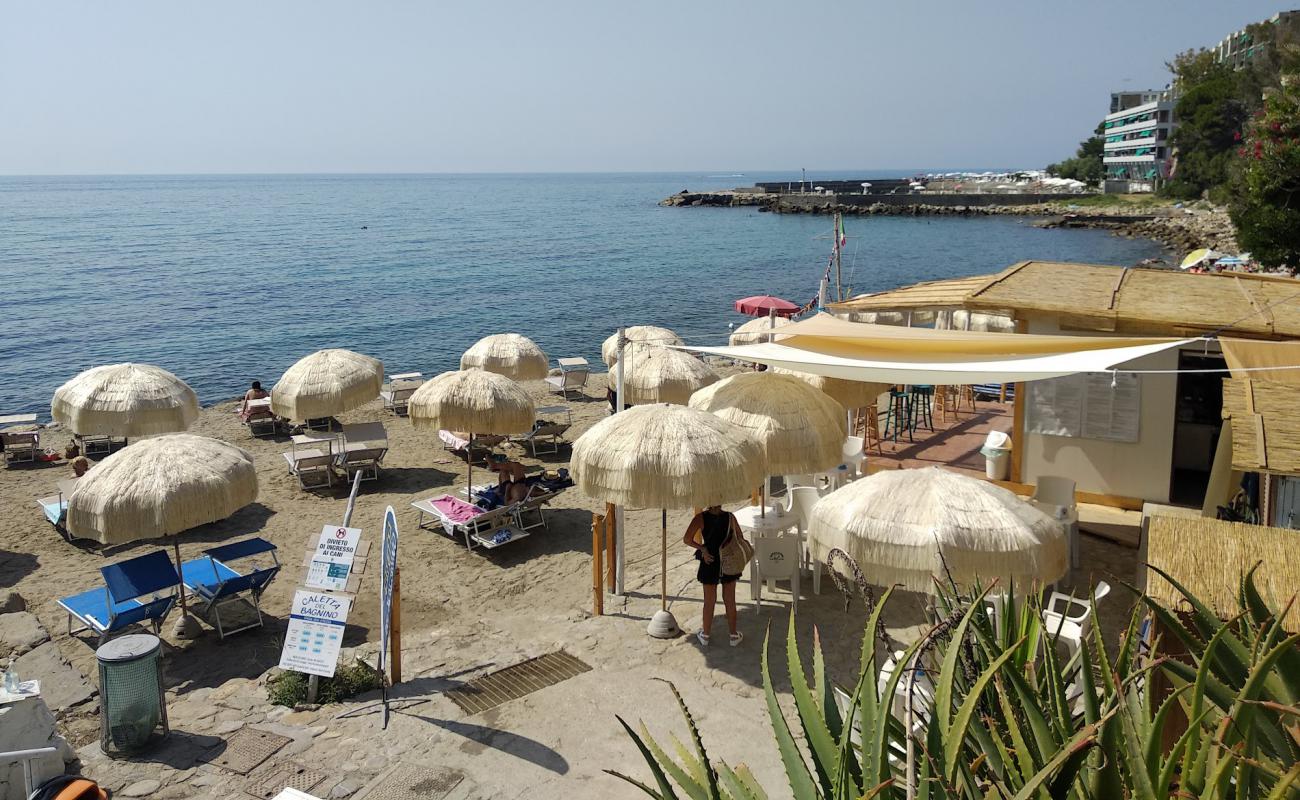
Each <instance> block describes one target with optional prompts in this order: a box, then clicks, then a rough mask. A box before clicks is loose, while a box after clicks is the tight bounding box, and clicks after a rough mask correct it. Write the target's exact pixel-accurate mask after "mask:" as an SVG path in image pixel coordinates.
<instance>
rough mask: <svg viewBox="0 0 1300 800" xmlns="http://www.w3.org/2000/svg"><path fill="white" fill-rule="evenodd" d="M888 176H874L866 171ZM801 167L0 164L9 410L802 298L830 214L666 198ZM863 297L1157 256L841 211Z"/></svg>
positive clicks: (997, 225) (985, 223) (216, 385)
mask: <svg viewBox="0 0 1300 800" xmlns="http://www.w3.org/2000/svg"><path fill="white" fill-rule="evenodd" d="M873 174H875V175H882V173H881V172H880V171H873ZM798 178H799V176H798V174H797V173H794V174H786V173H763V174H758V173H754V174H746V175H745V176H744V177H730V176H727V177H710V176H707V175H703V174H608V175H606V174H599V175H597V174H584V175H378V176H376V175H309V176H230V177H227V176H193V177H191V176H166V177H41V178H27V177H8V178H5V177H0V284H2V285H3V292H2V293H0V319H2V320H3V322H0V331H2V335H0V413H17V412H31V411H35V412H41V413H42V414H43V415H48V413H49V398H50V395H51V394H52V392H53V390H54V389H55V388H56V387H57V386H58V385H59V384H60V383H62V382H63V381H65V380H67V379H68V378H70V377H72V376H73V375H74V374H76V373H77V372H78V371H80V370H82V369H85V368H88V367H91V366H94V365H97V364H104V363H112V362H118V361H141V362H148V363H153V364H158V365H160V366H163V367H165V368H167V369H169V370H172V371H173V372H175V373H177V374H178V375H180V376H181V377H183V378H184V379H185V380H186V381H188V382H189V383H190V385H192V386H193V387H194V388H195V390H196V391H197V392H198V393H199V396H200V397H201V398H202V400H203V402H204V403H211V402H215V401H218V400H223V399H227V398H230V397H233V396H235V395H237V394H239V393H240V392H242V391H243V389H244V387H245V386H246V385H247V383H248V381H250V380H252V379H260V380H262V381H263V382H266V383H274V381H275V380H276V378H277V377H278V376H279V375H280V373H281V372H282V371H283V370H284V369H285V368H286V367H287V366H288V365H290V364H291V363H293V362H294V361H295V360H297V359H298V358H300V357H301V356H303V355H306V354H307V353H310V352H312V351H314V350H317V349H319V348H322V347H346V348H350V349H353V350H358V351H360V352H363V353H368V354H370V355H374V356H377V357H379V358H381V359H383V361H384V364H385V365H386V366H387V367H388V369H389V371H394V372H396V371H408V370H421V371H423V372H425V373H426V374H429V373H436V372H439V371H441V370H445V369H454V368H455V367H456V366H457V364H458V361H459V357H460V353H461V352H462V351H463V350H464V349H465V348H466V347H468V346H469V345H470V344H471V343H473V342H474V340H476V339H478V338H479V337H481V336H484V335H486V334H489V333H498V332H504V331H515V332H518V333H523V334H525V335H528V336H531V337H532V338H534V339H535V340H537V342H538V343H539V344H540V345H541V346H542V347H543V349H545V350H546V352H547V353H548V354H550V355H551V356H574V355H584V356H586V357H588V358H589V359H592V360H593V361H596V360H597V359H598V357H599V348H600V342H601V341H602V340H603V339H604V338H605V337H606V336H608V335H609V334H610V333H611V332H613V331H614V329H615V328H616V327H617V326H618V325H619V324H625V325H633V324H643V323H651V324H660V325H666V326H668V327H671V328H673V329H675V330H677V331H678V332H679V333H680V334H681V335H683V336H684V337H686V338H687V339H688V341H695V342H706V341H711V342H722V341H725V335H726V332H727V324H728V323H729V322H738V321H743V318H741V317H740V316H739V315H737V314H736V313H735V312H733V311H732V310H731V301H732V300H734V299H735V298H737V297H741V296H745V295H751V294H758V293H771V294H776V295H780V296H782V297H786V298H789V299H792V300H796V301H798V302H804V301H807V300H808V299H810V298H812V297H813V296H814V295H815V293H816V289H817V282H818V280H819V278H820V277H821V275H822V272H823V270H824V268H825V265H826V260H827V255H828V253H829V250H830V245H831V242H830V235H829V234H830V226H831V221H830V219H829V218H828V217H813V216H802V215H801V216H779V215H775V214H761V213H758V212H757V211H756V210H752V209H744V208H738V209H729V208H661V207H659V206H658V205H656V203H657V202H658V201H659V200H660V199H661V198H663V197H666V196H667V195H669V194H672V193H673V192H676V191H678V190H680V189H683V188H690V189H700V188H719V187H729V186H734V185H744V184H749V183H752V182H754V181H755V180H795V181H797V180H798ZM847 229H848V236H849V240H848V246H847V249H846V255H845V258H844V272H845V278H846V281H848V282H850V283H851V284H852V286H853V290H854V291H858V292H861V291H870V290H878V289H885V288H890V287H894V286H898V285H901V284H906V283H911V282H914V281H919V280H929V279H934V278H946V277H951V276H958V275H970V274H978V273H984V272H991V271H994V270H998V269H1001V268H1003V267H1005V266H1007V265H1008V264H1010V263H1013V262H1015V261H1018V260H1021V259H1026V258H1042V259H1059V260H1066V261H1071V260H1077V261H1089V262H1094V263H1113V264H1122V265H1129V264H1133V263H1134V262H1136V261H1138V260H1140V259H1143V258H1147V257H1151V256H1155V255H1158V254H1159V248H1158V247H1157V246H1156V245H1155V244H1153V243H1151V242H1146V241H1134V240H1126V239H1120V238H1116V237H1113V236H1111V235H1109V234H1108V233H1106V232H1102V231H1088V230H1039V229H1036V228H1033V227H1030V226H1029V225H1028V224H1027V221H1026V220H1021V219H996V218H985V219H953V218H890V217H882V218H874V219H856V218H854V219H849V220H848V223H847Z"/></svg>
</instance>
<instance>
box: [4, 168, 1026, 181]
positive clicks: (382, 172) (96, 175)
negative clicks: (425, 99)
mask: <svg viewBox="0 0 1300 800" xmlns="http://www.w3.org/2000/svg"><path fill="white" fill-rule="evenodd" d="M1041 170H1042V167H990V166H985V167H915V168H914V167H869V168H868V167H863V168H856V167H855V168H839V167H829V168H827V167H816V168H813V169H810V170H808V171H810V172H822V173H825V172H840V173H847V172H858V173H868V172H916V173H926V172H1034V171H1041ZM799 171H800V169H773V168H762V169H749V170H739V169H736V170H730V171H728V170H726V169H712V170H704V169H674V170H638V169H616V170H478V171H468V170H462V171H399V170H379V171H373V170H355V171H322V172H236V171H231V172H0V178H237V177H313V176H323V177H332V176H425V175H464V176H469V175H688V174H697V173H710V172H713V173H727V172H729V174H719V175H718V176H717V177H734V176H739V177H749V176H750V175H756V174H764V173H790V174H795V173H798V172H799ZM701 177H709V176H708V175H701Z"/></svg>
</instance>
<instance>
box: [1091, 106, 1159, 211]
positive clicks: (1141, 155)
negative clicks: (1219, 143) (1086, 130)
mask: <svg viewBox="0 0 1300 800" xmlns="http://www.w3.org/2000/svg"><path fill="white" fill-rule="evenodd" d="M1110 108H1111V113H1110V114H1107V115H1106V118H1105V119H1104V120H1102V134H1101V135H1102V137H1103V139H1104V140H1105V144H1104V149H1103V153H1102V159H1101V160H1102V165H1103V166H1104V167H1105V170H1106V191H1108V192H1110V191H1116V192H1150V191H1153V190H1154V189H1155V188H1156V186H1157V185H1158V184H1159V182H1160V181H1162V180H1164V179H1165V178H1168V177H1169V164H1170V155H1171V148H1170V144H1169V137H1170V135H1171V134H1172V133H1173V130H1174V128H1175V127H1176V122H1175V120H1174V100H1173V97H1172V93H1171V91H1170V90H1169V89H1150V90H1146V91H1140V92H1114V93H1112V94H1111V96H1110Z"/></svg>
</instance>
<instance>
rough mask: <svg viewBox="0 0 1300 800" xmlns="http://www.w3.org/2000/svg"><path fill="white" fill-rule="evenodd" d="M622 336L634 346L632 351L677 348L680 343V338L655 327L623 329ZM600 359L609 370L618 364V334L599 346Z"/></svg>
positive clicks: (644, 326) (640, 326) (637, 326)
mask: <svg viewBox="0 0 1300 800" xmlns="http://www.w3.org/2000/svg"><path fill="white" fill-rule="evenodd" d="M623 335H624V336H626V337H627V340H628V342H630V343H632V344H633V345H634V346H633V347H632V348H631V349H632V350H633V351H636V350H645V349H646V348H647V347H668V346H677V345H680V344H681V343H682V340H681V337H679V336H678V335H677V334H675V333H673V332H672V331H670V330H668V329H667V328H660V327H659V326H657V325H633V326H632V327H630V328H625V329H624V330H623ZM600 357H601V358H603V359H605V365H606V366H608V367H609V368H610V369H613V368H614V365H615V364H617V363H618V333H615V334H614V335H613V336H610V337H609V338H608V339H606V340H605V342H604V344H602V345H601V346H600Z"/></svg>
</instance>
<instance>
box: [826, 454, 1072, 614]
mask: <svg viewBox="0 0 1300 800" xmlns="http://www.w3.org/2000/svg"><path fill="white" fill-rule="evenodd" d="M809 542H810V545H811V548H812V552H813V556H814V557H815V558H817V559H818V560H820V561H823V562H824V561H825V560H826V555H827V553H829V552H830V551H831V549H833V548H839V549H840V550H843V551H844V552H846V553H848V554H849V555H850V556H852V557H853V559H854V560H855V561H857V562H858V567H859V568H861V570H862V574H863V575H864V576H865V577H866V578H867V580H869V581H871V582H872V583H874V584H876V585H878V586H889V585H893V584H901V585H902V586H903V588H905V589H908V590H910V591H914V592H932V591H933V590H934V581H933V576H935V575H944V574H945V570H946V571H947V572H948V573H951V575H952V577H953V579H954V580H956V581H957V582H958V583H959V584H962V585H967V586H969V585H971V584H973V583H974V582H975V581H976V579H979V581H981V582H982V583H984V584H985V585H987V584H988V583H989V581H991V580H992V579H994V578H997V579H999V580H1000V581H1001V583H1002V585H1003V586H1008V587H1010V586H1012V585H1014V586H1015V587H1016V591H1018V592H1021V591H1025V590H1027V589H1029V587H1030V586H1032V585H1033V584H1034V583H1040V584H1043V583H1050V582H1052V581H1055V580H1057V579H1059V578H1060V577H1061V576H1062V575H1064V574H1065V571H1066V564H1067V556H1068V549H1069V548H1068V546H1067V544H1066V535H1065V530H1064V528H1062V526H1061V524H1060V523H1059V522H1057V521H1056V520H1054V519H1052V518H1051V517H1048V516H1047V515H1046V514H1044V513H1043V512H1041V511H1039V510H1038V509H1036V508H1034V507H1033V506H1031V505H1030V504H1029V503H1026V502H1025V501H1024V500H1022V499H1021V498H1019V497H1017V496H1016V495H1015V494H1013V493H1011V492H1009V491H1007V490H1006V489H1003V488H1002V487H1000V486H996V485H994V484H992V483H989V482H987V481H983V480H979V479H978V478H972V477H969V476H966V475H960V474H958V473H956V472H951V471H948V470H944V469H940V468H939V467H928V468H924V469H903V470H887V471H884V472H878V473H876V474H875V475H871V476H869V477H866V478H862V479H860V480H857V481H854V482H852V483H850V484H848V485H847V486H844V487H843V488H840V489H837V490H836V491H834V492H832V493H830V494H829V495H827V496H825V497H823V498H822V499H821V500H818V501H817V504H816V505H815V506H813V510H812V520H811V521H810V523H809Z"/></svg>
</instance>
